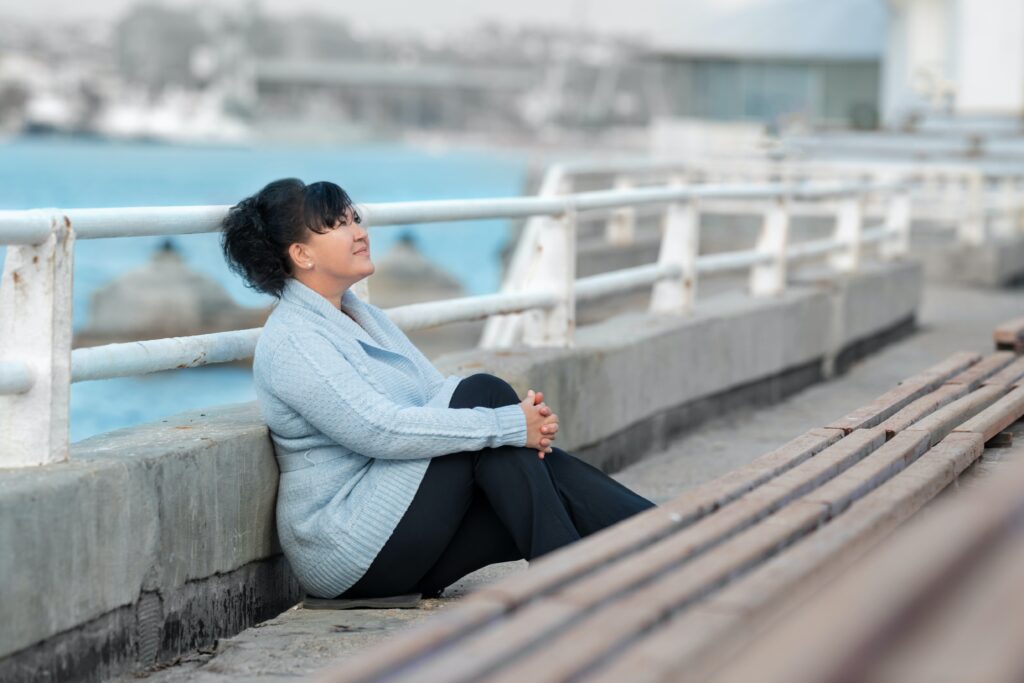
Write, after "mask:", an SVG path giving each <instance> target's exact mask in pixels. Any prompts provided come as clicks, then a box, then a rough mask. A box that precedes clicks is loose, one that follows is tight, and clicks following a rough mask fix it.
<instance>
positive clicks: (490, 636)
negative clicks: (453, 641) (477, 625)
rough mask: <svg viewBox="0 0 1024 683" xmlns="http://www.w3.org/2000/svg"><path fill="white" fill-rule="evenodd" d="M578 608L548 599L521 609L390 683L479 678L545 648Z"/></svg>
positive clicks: (440, 682) (453, 682)
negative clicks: (515, 658) (525, 652)
mask: <svg viewBox="0 0 1024 683" xmlns="http://www.w3.org/2000/svg"><path fill="white" fill-rule="evenodd" d="M577 616H578V610H577V609H576V608H575V607H574V606H571V605H564V604H559V603H558V602H555V601H552V600H548V601H544V602H538V603H533V604H530V605H527V606H525V607H523V608H522V610H521V611H519V612H517V613H516V614H515V618H511V619H507V620H505V621H502V622H498V623H496V624H495V625H494V626H492V627H491V628H486V629H481V630H479V631H477V632H475V633H473V634H471V635H470V636H469V637H467V638H465V639H463V640H461V641H460V642H459V644H458V647H457V648H451V649H449V650H448V651H446V652H442V653H429V654H431V655H432V656H431V657H429V658H425V659H423V660H422V661H420V662H418V663H417V665H416V666H414V667H409V668H407V669H406V670H405V671H403V672H400V673H399V674H398V675H394V676H388V678H387V681H388V683H414V682H415V683H457V682H458V681H472V680H477V679H479V678H480V677H481V676H486V675H488V674H490V673H492V672H493V671H494V670H495V669H497V668H498V667H500V666H502V665H505V664H507V663H508V662H509V661H510V659H511V658H513V657H515V656H517V654H518V653H519V652H520V651H523V650H530V649H533V648H538V647H543V645H544V643H545V642H547V641H549V640H550V639H551V638H555V637H557V635H558V634H559V633H560V632H562V631H563V630H564V629H565V628H566V625H567V624H570V622H571V621H572V619H573V618H575V617H577Z"/></svg>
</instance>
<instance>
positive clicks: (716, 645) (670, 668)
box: [586, 434, 983, 683]
mask: <svg viewBox="0 0 1024 683" xmlns="http://www.w3.org/2000/svg"><path fill="white" fill-rule="evenodd" d="M963 437H966V438H963ZM904 438H906V437H904ZM947 438H948V439H949V440H948V441H943V442H942V443H941V444H939V445H938V446H936V447H934V448H932V449H931V450H930V451H928V452H927V453H925V455H924V456H922V457H919V458H918V459H917V460H916V461H914V463H912V464H911V465H909V466H908V468H907V469H906V470H904V471H903V472H902V473H900V474H898V475H897V476H895V477H893V478H892V479H890V480H889V481H887V482H885V483H883V484H882V485H881V486H879V487H878V488H877V489H875V490H874V491H872V492H870V493H868V494H867V495H865V496H864V497H863V498H861V499H860V500H858V501H856V502H855V503H853V505H852V506H851V507H850V508H849V509H848V510H847V511H846V512H845V513H843V514H841V515H840V516H839V517H838V518H837V519H835V520H833V521H830V522H828V523H827V524H825V525H824V526H823V527H822V528H821V529H820V530H818V531H816V532H815V533H813V534H810V535H809V536H807V537H805V538H803V539H801V540H800V541H799V542H798V543H796V544H795V545H794V546H793V547H792V548H789V549H787V550H786V551H785V552H783V553H781V554H780V555H777V556H775V557H774V558H772V559H771V560H769V561H768V562H767V563H765V564H763V565H761V566H760V567H758V568H757V569H755V570H754V571H752V572H751V573H750V574H747V575H746V576H743V577H740V578H739V580H737V581H736V582H734V583H732V584H729V585H727V586H725V588H723V589H722V590H721V591H720V592H719V593H716V594H714V595H711V596H710V597H709V598H708V599H707V600H705V601H703V602H701V603H698V604H697V605H695V606H694V607H693V608H692V609H689V610H686V611H684V612H681V613H680V614H678V615H676V616H674V617H673V619H672V620H671V621H670V622H668V623H667V624H666V625H665V626H664V627H663V628H660V629H658V630H656V631H654V632H653V633H651V634H649V635H647V636H645V637H644V638H643V639H642V640H640V641H639V642H637V643H634V644H633V645H632V646H630V647H629V648H627V649H625V650H623V652H622V653H621V654H619V655H618V656H617V657H616V658H615V660H614V661H612V662H609V663H608V664H607V665H605V666H604V667H602V668H601V669H600V670H598V671H596V672H595V673H594V674H593V675H591V676H588V677H587V679H586V680H587V681H588V683H616V682H617V681H623V680H628V681H630V683H646V682H647V681H662V680H666V679H685V680H687V681H701V680H704V678H705V677H706V676H707V674H708V672H709V671H714V670H716V669H718V668H719V667H721V666H723V665H725V664H726V663H728V662H729V661H731V660H732V659H733V658H734V657H735V656H736V655H737V654H738V653H741V652H743V651H745V650H746V649H747V648H748V647H749V643H750V642H751V641H752V640H753V639H754V638H756V637H757V636H758V635H760V634H761V633H762V632H764V631H765V630H766V629H768V628H769V627H770V625H771V624H772V622H773V621H774V620H775V619H776V618H777V617H778V616H779V615H780V614H785V612H786V611H787V610H791V609H792V608H793V606H794V605H798V604H800V603H801V602H802V600H804V599H805V597H806V596H807V595H808V594H810V593H812V592H813V591H815V590H816V589H818V588H819V587H820V586H822V585H824V584H826V583H827V582H828V581H829V580H830V579H831V578H832V577H834V576H835V575H836V573H838V572H839V571H841V570H842V569H843V568H844V567H846V566H847V565H848V564H849V563H850V562H851V561H853V560H855V559H856V558H858V557H861V556H862V555H863V554H864V552H865V551H866V550H867V549H869V548H871V547H872V546H873V545H874V544H875V543H876V542H877V541H878V540H879V539H881V538H883V537H885V536H887V535H888V534H889V533H890V532H891V531H892V530H893V529H895V528H896V527H898V526H899V525H900V524H901V523H902V522H903V521H905V520H906V519H908V518H909V517H910V516H911V515H913V514H914V513H915V512H917V511H918V510H919V509H920V508H921V507H923V506H924V505H925V504H926V503H927V502H928V501H929V500H931V499H932V498H934V496H935V495H936V494H938V493H939V491H941V490H942V489H944V488H945V487H946V486H948V485H949V483H950V482H952V481H953V479H954V478H955V477H956V476H957V474H959V472H961V471H962V469H963V468H964V467H966V466H967V465H968V464H969V463H970V462H972V461H973V460H974V459H976V458H978V457H979V456H980V455H981V452H982V450H983V446H982V442H981V438H980V437H979V436H978V435H976V434H964V435H951V436H950V437H947ZM891 443H892V442H890V444H891ZM879 452H881V449H879ZM926 458H927V460H926ZM911 470H913V471H914V475H913V476H912V477H910V478H908V476H907V475H908V472H910V471H911ZM709 614H715V615H722V616H720V617H718V618H717V619H716V622H715V623H718V624H720V625H721V624H729V625H730V627H729V628H705V626H704V624H705V623H706V619H707V617H708V615H709ZM729 615H732V616H733V617H734V618H733V619H730V618H729ZM740 680H743V679H740ZM752 680H759V679H757V678H755V679H752Z"/></svg>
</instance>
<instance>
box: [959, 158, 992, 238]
mask: <svg viewBox="0 0 1024 683" xmlns="http://www.w3.org/2000/svg"><path fill="white" fill-rule="evenodd" d="M964 181H965V185H966V190H967V197H966V201H964V202H963V213H962V214H961V216H960V225H958V226H957V239H959V241H960V242H961V243H963V244H974V245H978V244H984V243H985V235H986V232H987V229H986V228H987V226H988V216H987V215H986V213H985V210H986V202H985V178H984V176H982V174H981V172H980V171H969V172H967V173H966V177H965V178H964Z"/></svg>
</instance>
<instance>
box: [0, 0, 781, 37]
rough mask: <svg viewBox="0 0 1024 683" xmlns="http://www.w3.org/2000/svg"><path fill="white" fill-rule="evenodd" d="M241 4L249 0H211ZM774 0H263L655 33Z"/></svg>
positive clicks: (3, 2)
mask: <svg viewBox="0 0 1024 683" xmlns="http://www.w3.org/2000/svg"><path fill="white" fill-rule="evenodd" d="M136 1H137V0H88V2H82V1H81V0H32V2H19V1H18V0H0V15H9V16H16V17H22V18H26V19H42V18H48V17H60V18H65V19H72V18H78V17H85V16H94V17H95V16H103V17H114V16H117V15H119V14H121V13H123V12H124V11H125V10H126V8H128V7H129V6H131V5H132V4H135V2H136ZM161 1H162V4H168V5H176V6H194V5H195V4H196V2H197V0H161ZM206 1H207V2H216V3H217V4H220V5H226V6H231V5H239V4H241V2H242V1H243V0H206ZM772 1H773V0H514V2H509V1H507V0H501V1H500V2H496V1H495V0H373V1H372V2H367V1H366V0H261V2H260V6H261V7H262V8H263V9H264V10H265V11H267V12H269V13H278V14H287V13H296V12H300V11H302V10H316V11H319V12H324V13H328V14H333V15H337V16H342V17H345V18H346V19H348V20H349V21H350V22H352V23H353V25H354V26H355V27H356V28H359V29H364V30H370V31H403V32H404V31H413V32H423V31H424V30H425V29H426V31H427V32H442V31H451V30H459V29H462V28H466V27H471V26H474V25H476V24H478V23H480V22H481V21H483V20H497V21H499V22H501V23H509V24H524V23H525V24H544V25H552V26H562V27H574V26H577V25H578V24H579V23H580V22H582V23H583V24H584V25H585V27H586V28H589V29H592V30H597V31H599V32H601V33H627V34H632V35H645V34H649V33H650V32H651V31H652V30H654V29H656V28H657V25H658V23H659V21H660V20H661V19H662V17H663V16H664V15H665V13H666V12H669V11H678V10H679V9H680V7H681V6H691V7H692V8H693V9H694V10H695V11H697V10H699V9H700V7H701V6H704V7H707V6H708V5H714V7H715V10H716V11H718V10H721V9H732V8H741V7H743V6H746V5H758V4H764V3H765V2H769V3H770V2H772Z"/></svg>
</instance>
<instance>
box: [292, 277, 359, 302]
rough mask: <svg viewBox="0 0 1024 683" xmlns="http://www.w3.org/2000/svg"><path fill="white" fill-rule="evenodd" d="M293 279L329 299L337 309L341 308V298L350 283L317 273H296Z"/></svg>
mask: <svg viewBox="0 0 1024 683" xmlns="http://www.w3.org/2000/svg"><path fill="white" fill-rule="evenodd" d="M295 279H296V280H298V281H299V282H301V283H302V284H304V285H306V286H307V287H309V288H310V289H312V290H313V291H314V292H316V293H317V294H319V295H320V296H322V297H323V298H325V299H327V300H328V301H330V302H331V305H332V306H334V307H335V308H337V309H338V310H341V299H342V297H343V296H345V292H346V291H347V290H348V288H349V286H350V285H351V283H340V282H338V280H337V278H332V277H325V276H323V275H320V274H319V273H307V272H302V273H296V274H295Z"/></svg>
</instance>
